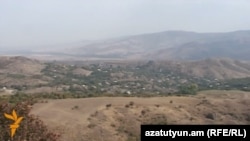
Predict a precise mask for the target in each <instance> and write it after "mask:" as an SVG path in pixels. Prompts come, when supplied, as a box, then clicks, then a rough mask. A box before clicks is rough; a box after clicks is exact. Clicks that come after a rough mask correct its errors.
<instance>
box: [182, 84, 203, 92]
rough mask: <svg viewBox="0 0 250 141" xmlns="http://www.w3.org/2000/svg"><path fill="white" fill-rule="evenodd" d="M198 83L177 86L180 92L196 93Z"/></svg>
mask: <svg viewBox="0 0 250 141" xmlns="http://www.w3.org/2000/svg"><path fill="white" fill-rule="evenodd" d="M198 89H199V87H198V85H197V84H190V85H185V86H183V85H182V86H180V87H179V93H181V94H197V92H198Z"/></svg>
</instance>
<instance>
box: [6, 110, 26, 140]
mask: <svg viewBox="0 0 250 141" xmlns="http://www.w3.org/2000/svg"><path fill="white" fill-rule="evenodd" d="M4 116H5V117H6V118H7V119H10V120H13V121H14V123H13V124H11V125H10V132H11V138H13V136H14V135H15V132H16V129H17V128H18V127H19V124H20V122H21V121H22V119H23V117H19V118H18V117H17V114H16V111H15V110H13V111H12V115H9V114H6V113H4Z"/></svg>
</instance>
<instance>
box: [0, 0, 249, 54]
mask: <svg viewBox="0 0 250 141" xmlns="http://www.w3.org/2000/svg"><path fill="white" fill-rule="evenodd" d="M249 13H250V1H249V0H0V48H3V47H8V48H20V49H21V48H31V47H33V48H34V47H36V46H41V45H50V44H61V43H71V42H78V41H81V40H93V39H94V40H95V39H104V38H111V37H117V36H124V35H133V34H141V33H151V32H159V31H166V30H186V31H196V32H228V31H234V30H246V29H250V14H249Z"/></svg>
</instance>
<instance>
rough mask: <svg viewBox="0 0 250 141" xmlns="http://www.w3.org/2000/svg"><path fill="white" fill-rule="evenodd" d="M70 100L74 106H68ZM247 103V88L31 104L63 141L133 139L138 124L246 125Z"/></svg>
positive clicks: (249, 104)
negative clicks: (191, 94)
mask: <svg viewBox="0 0 250 141" xmlns="http://www.w3.org/2000/svg"><path fill="white" fill-rule="evenodd" d="M170 101H172V102H170ZM110 104H111V105H112V106H109V107H108V108H107V107H106V106H107V105H110ZM75 105H77V106H78V107H79V108H78V109H77V110H72V109H71V108H72V107H74V106H75ZM125 105H127V106H126V107H125ZM156 105H157V106H156ZM249 107H250V93H247V92H240V91H206V92H202V93H200V94H198V95H196V96H186V97H180V96H171V97H154V98H135V97H126V98H125V97H115V98H112V97H99V98H85V99H64V100H51V101H49V102H48V103H38V104H36V105H35V106H34V109H33V111H32V113H33V114H36V115H38V116H39V117H40V118H41V119H42V120H43V121H44V122H45V123H47V125H48V126H49V127H50V128H52V129H55V128H56V129H57V130H58V129H60V130H61V131H62V132H63V133H64V134H63V138H62V140H65V141H66V140H73V141H74V140H77V141H81V140H82V141H85V140H86V141H87V140H88V141H91V140H102V141H110V140H121V141H127V140H134V141H136V140H139V132H140V125H141V124H143V123H147V124H151V123H152V124H250V120H249V119H250V118H249V117H250V114H249V113H250V108H249Z"/></svg>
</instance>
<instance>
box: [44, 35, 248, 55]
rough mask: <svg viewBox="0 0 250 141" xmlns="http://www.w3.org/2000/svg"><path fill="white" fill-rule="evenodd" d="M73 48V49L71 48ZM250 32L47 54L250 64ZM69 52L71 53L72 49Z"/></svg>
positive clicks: (138, 38) (145, 39)
mask: <svg viewBox="0 0 250 141" xmlns="http://www.w3.org/2000/svg"><path fill="white" fill-rule="evenodd" d="M72 46H73V45H72ZM249 46H250V31H235V32H227V33H196V32H186V31H165V32H159V33H150V34H142V35H135V36H127V37H121V38H114V39H108V40H100V41H92V42H89V43H87V44H85V45H79V46H78V47H77V46H74V47H72V48H70V45H69V47H68V48H67V49H65V50H58V51H53V53H50V52H45V54H46V53H48V54H50V55H52V56H58V57H60V58H61V59H62V58H63V57H71V58H74V57H75V59H76V58H85V59H143V60H144V59H146V60H150V59H152V60H155V59H156V60H158V59H159V60H167V59H171V60H199V59H206V58H231V59H239V60H250V57H249V55H248V54H249V53H250V48H249ZM69 48H70V49H69ZM40 53H41V52H40Z"/></svg>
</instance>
